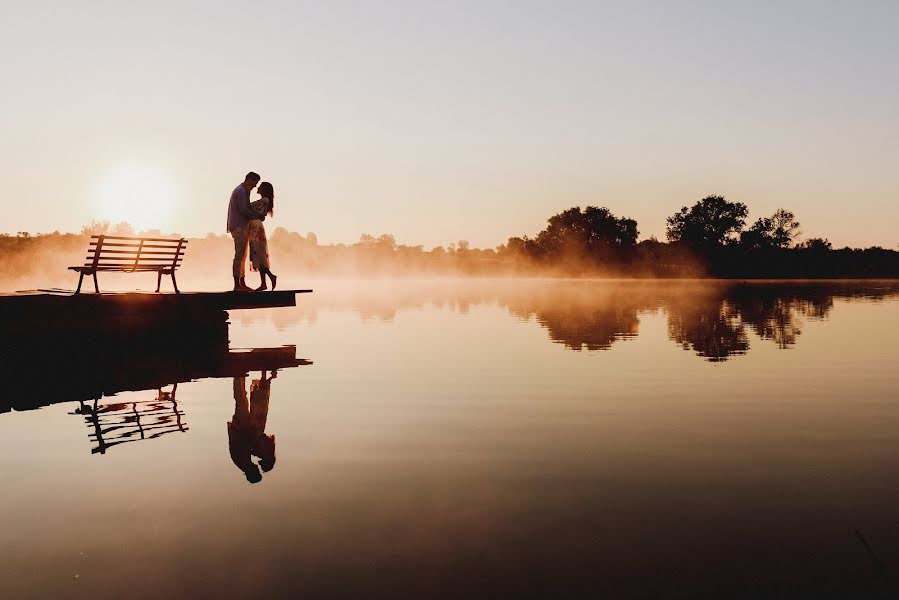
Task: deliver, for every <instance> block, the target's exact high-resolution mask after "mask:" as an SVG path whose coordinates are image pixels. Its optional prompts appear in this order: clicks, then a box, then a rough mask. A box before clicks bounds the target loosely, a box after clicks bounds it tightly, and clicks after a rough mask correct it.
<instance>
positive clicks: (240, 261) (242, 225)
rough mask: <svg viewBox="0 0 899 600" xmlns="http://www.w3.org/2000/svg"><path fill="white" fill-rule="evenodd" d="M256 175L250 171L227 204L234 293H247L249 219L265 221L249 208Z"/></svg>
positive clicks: (256, 179) (248, 288)
mask: <svg viewBox="0 0 899 600" xmlns="http://www.w3.org/2000/svg"><path fill="white" fill-rule="evenodd" d="M260 179H261V177H259V175H258V174H256V173H254V172H252V171H250V172H249V173H247V176H246V177H245V178H244V180H243V183H241V184H240V185H239V186H237V187H236V188H234V191H233V192H231V200H230V201H229V202H228V226H227V231H228V233H230V234H231V237H232V238H233V239H234V262H233V263H232V265H231V274H232V275H233V276H234V291H235V292H249V291H251V288H250V286H248V285H247V282H246V280H245V276H246V259H247V225H248V223H249V222H250V219H259V220H260V221H262V220H265V215H259V214H257V213H256V212H255V211H253V210H252V209H251V208H250V192H252V191H253V188H254V187H256V185H257V184H258V183H259V180H260Z"/></svg>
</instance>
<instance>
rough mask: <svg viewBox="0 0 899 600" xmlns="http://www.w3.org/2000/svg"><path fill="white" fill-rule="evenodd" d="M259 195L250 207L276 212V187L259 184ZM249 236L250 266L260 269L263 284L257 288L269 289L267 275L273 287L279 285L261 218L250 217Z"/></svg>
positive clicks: (266, 211) (264, 211) (263, 213)
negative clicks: (270, 264) (269, 254)
mask: <svg viewBox="0 0 899 600" xmlns="http://www.w3.org/2000/svg"><path fill="white" fill-rule="evenodd" d="M259 195H260V196H261V198H259V200H256V201H254V202H250V209H251V210H252V211H254V212H255V213H257V214H259V215H260V216H265V215H268V216H273V215H274V214H275V188H273V187H272V184H270V183H269V182H267V181H263V182H262V183H260V184H259ZM247 238H248V239H249V242H250V268H252V269H253V270H254V271H259V277H260V278H261V279H262V284H261V285H260V286H259V287H258V288H256V291H258V292H261V291H262V290H267V289H268V286H267V285H266V282H265V276H266V275H268V278H269V279H271V281H272V289H273V290H274V289H275V286H277V285H278V277H277V276H276V275H275V274H274V273H272V272H271V270H270V269H269V258H268V240H267V239H266V237H265V225H263V224H262V220H261V219H250V221H249V223H248V224H247Z"/></svg>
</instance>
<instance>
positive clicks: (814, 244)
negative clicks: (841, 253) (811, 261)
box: [799, 238, 833, 252]
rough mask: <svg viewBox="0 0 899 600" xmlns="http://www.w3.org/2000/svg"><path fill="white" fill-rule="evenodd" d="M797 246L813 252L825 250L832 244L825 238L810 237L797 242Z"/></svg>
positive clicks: (831, 246)
mask: <svg viewBox="0 0 899 600" xmlns="http://www.w3.org/2000/svg"><path fill="white" fill-rule="evenodd" d="M799 247H800V248H803V249H805V250H813V251H815V252H826V251H828V250H830V249H831V248H833V244H831V243H830V240H828V239H827V238H811V239H808V240H805V241H804V242H802V243H801V244H799Z"/></svg>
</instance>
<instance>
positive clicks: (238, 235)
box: [231, 227, 247, 291]
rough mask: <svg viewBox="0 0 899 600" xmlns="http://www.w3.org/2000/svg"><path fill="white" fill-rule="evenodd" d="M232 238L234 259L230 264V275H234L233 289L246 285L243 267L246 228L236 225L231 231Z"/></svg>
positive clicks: (245, 249)
mask: <svg viewBox="0 0 899 600" xmlns="http://www.w3.org/2000/svg"><path fill="white" fill-rule="evenodd" d="M231 237H232V238H234V261H233V262H232V264H231V275H233V276H234V290H235V291H238V290H243V289H245V288H246V287H247V284H246V283H245V282H244V274H245V273H244V269H245V268H246V266H245V263H246V258H247V228H246V227H238V228H236V229H234V230H232V231H231Z"/></svg>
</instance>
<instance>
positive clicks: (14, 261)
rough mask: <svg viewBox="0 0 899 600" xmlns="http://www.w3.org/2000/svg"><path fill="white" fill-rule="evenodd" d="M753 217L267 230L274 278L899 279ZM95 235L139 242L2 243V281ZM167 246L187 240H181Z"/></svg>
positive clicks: (216, 261) (208, 249)
mask: <svg viewBox="0 0 899 600" xmlns="http://www.w3.org/2000/svg"><path fill="white" fill-rule="evenodd" d="M747 215H748V209H747V207H746V205H745V204H742V203H740V202H729V201H727V200H726V199H725V198H724V197H722V196H709V197H706V198H703V199H702V200H700V201H699V202H697V203H696V204H694V205H693V206H692V207H686V206H685V207H683V208H682V209H681V210H679V211H678V212H676V213H675V214H673V215H672V216H670V217H669V218H668V219H667V229H666V237H667V241H666V242H662V241H659V240H657V239H655V237H651V238H649V239H646V240H642V241H637V240H638V237H639V230H638V226H637V222H636V221H635V220H633V219H629V218H626V217H617V216H615V215H614V214H612V212H611V211H609V209H607V208H597V207H594V206H588V207H586V208H585V209H581V208H579V207H575V208H570V209H568V210H566V211H563V212H561V213H559V214H556V215H553V216H552V217H550V218H549V220H548V221H547V225H546V227H545V228H544V229H543V230H542V231H541V232H539V233H538V234H537V235H536V236H534V237H533V238H531V237H528V236H523V237H512V238H509V240H508V241H507V242H506V243H505V244H502V245H500V246H498V247H497V248H489V249H478V248H472V247H471V246H470V245H469V243H468V242H467V241H465V240H460V241H458V242H454V243H451V244H449V245H447V246H446V247H444V246H437V247H435V248H431V249H425V248H424V247H423V246H408V245H403V244H399V243H397V241H396V239H395V238H394V237H393V236H392V235H387V234H385V235H381V236H377V237H375V236H372V235H368V234H363V235H362V236H361V237H360V239H359V241H358V242H356V243H354V244H328V245H321V244H319V243H318V239H317V237H316V235H315V234H314V233H307V234H306V235H302V234H300V233H297V232H292V231H289V230H287V229H285V228H284V227H278V226H277V221H267V222H266V225H267V227H268V228H269V246H270V248H269V249H270V253H271V255H272V265H273V266H272V268H273V270H275V271H276V272H278V271H279V269H280V270H285V271H288V272H299V273H304V274H310V275H326V276H404V275H411V276H427V275H475V276H528V275H537V276H565V277H579V276H584V277H589V276H611V277H723V278H862V277H867V278H876V277H889V278H892V277H899V252H896V251H895V250H890V249H884V248H880V247H872V248H865V249H854V248H841V249H835V248H833V247H832V246H831V244H830V242H829V241H828V240H827V239H823V238H811V239H807V240H805V241H802V242H801V243H797V238H798V236H799V233H800V232H799V222H798V221H797V220H796V218H795V216H794V215H793V213H791V212H789V211H787V210H783V209H780V210H777V211H775V213H774V214H773V215H771V216H770V217H766V218H761V219H758V220H756V221H755V222H754V223H753V224H752V225H750V226H749V227H747V223H746V217H747ZM91 234H108V235H149V236H160V235H166V234H164V233H163V232H160V231H158V230H152V231H141V232H135V231H134V230H133V229H132V228H131V227H130V226H129V225H128V224H127V223H119V224H118V225H110V224H109V223H107V222H93V223H91V224H90V225H88V226H86V227H84V228H83V229H82V231H81V233H80V234H65V233H59V232H54V233H50V234H36V235H31V234H29V233H27V232H19V233H18V234H0V253H2V256H3V258H4V260H3V261H0V277H7V278H9V277H15V276H17V275H19V276H21V275H23V274H34V273H33V272H34V271H36V270H52V272H54V273H57V274H58V270H59V269H63V270H64V269H65V266H68V265H74V264H77V263H78V262H79V261H80V260H81V259H83V255H82V253H83V251H84V249H85V248H86V247H87V246H86V238H87V236H89V235H91ZM168 235H178V234H177V233H171V234H168ZM231 243H232V242H231V238H230V236H229V235H227V234H212V233H210V234H208V235H207V236H206V237H204V238H193V239H191V242H190V245H189V249H188V255H187V258H186V260H185V263H184V268H183V270H184V271H185V275H187V274H188V272H190V271H195V272H196V273H197V274H200V273H203V274H204V275H208V274H210V273H213V272H214V273H218V271H220V270H221V271H222V272H224V273H225V274H226V275H227V272H228V269H229V268H230V267H229V265H230V262H229V260H226V259H227V258H228V256H229V254H230V252H231V251H232V250H231V248H232V246H231Z"/></svg>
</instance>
